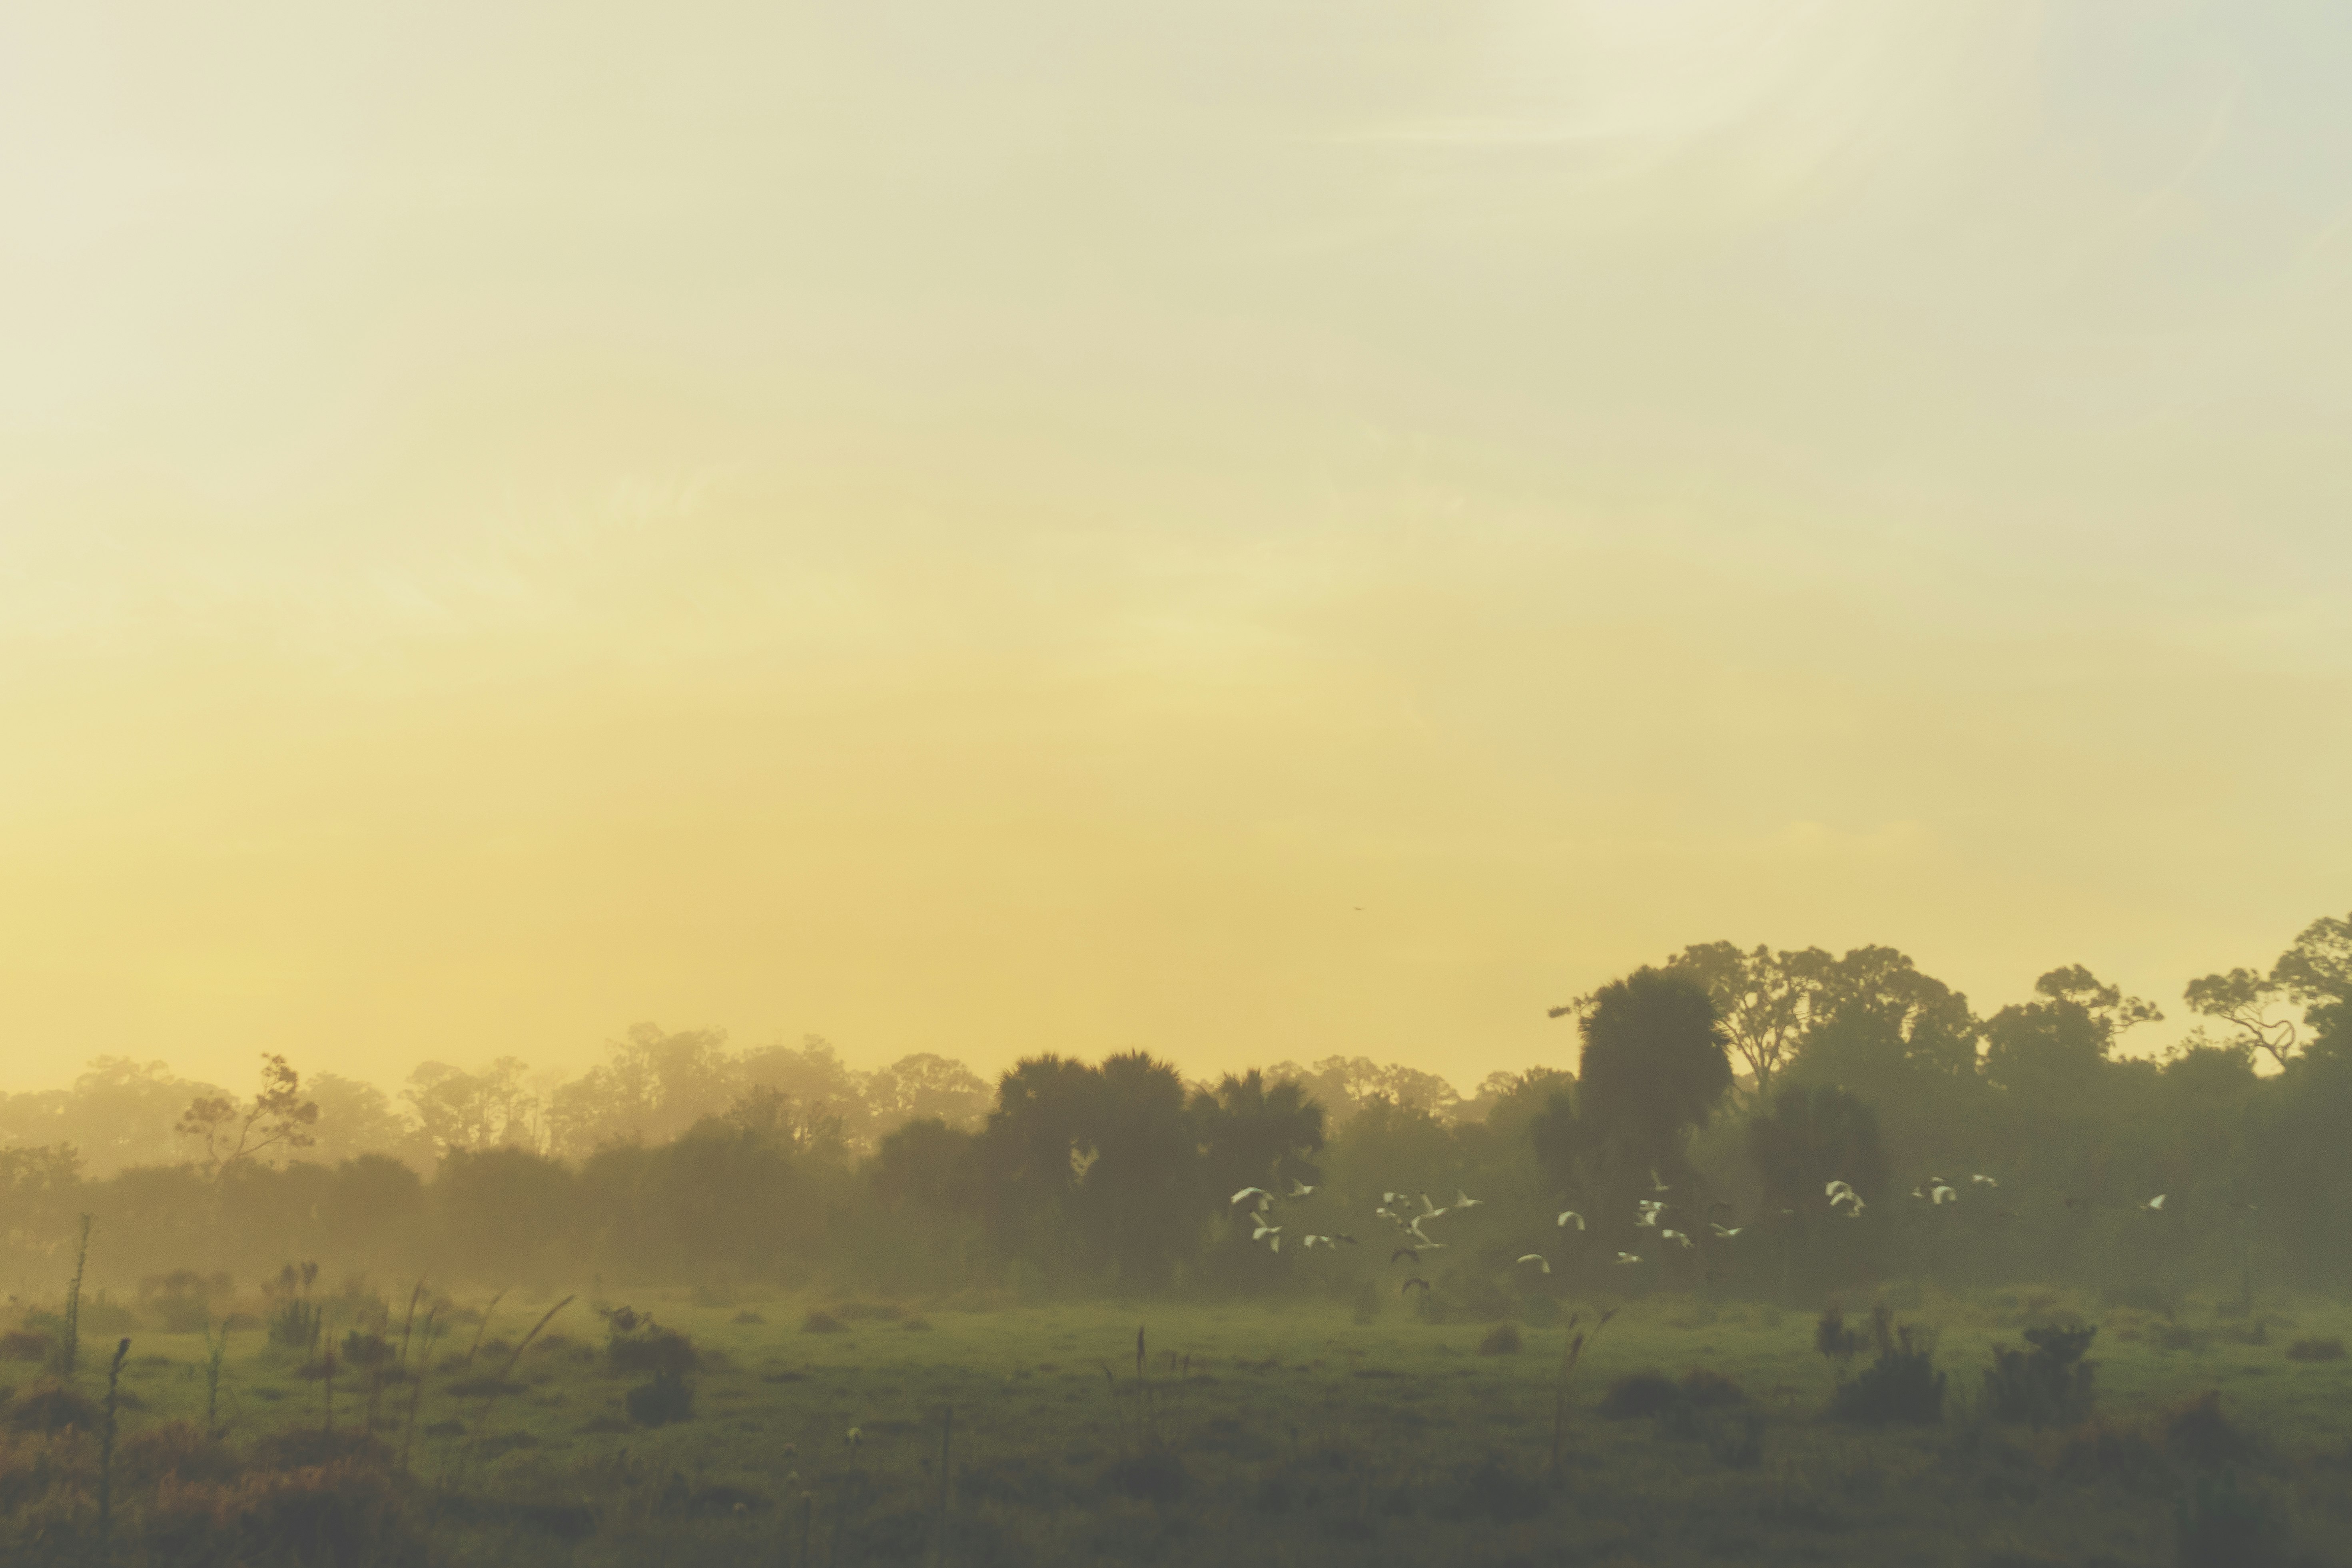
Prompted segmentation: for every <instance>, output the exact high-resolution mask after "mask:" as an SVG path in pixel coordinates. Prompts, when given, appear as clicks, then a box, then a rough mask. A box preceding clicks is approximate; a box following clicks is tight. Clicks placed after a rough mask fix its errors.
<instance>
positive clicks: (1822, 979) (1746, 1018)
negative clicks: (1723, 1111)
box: [1664, 942, 1837, 1105]
mask: <svg viewBox="0 0 2352 1568" xmlns="http://www.w3.org/2000/svg"><path fill="white" fill-rule="evenodd" d="M1836 967H1837V961H1836V960H1835V959H1832V957H1831V956H1830V955H1829V954H1828V953H1827V952H1823V951H1822V949H1820V948H1818V947H1808V948H1802V949H1800V950H1798V951H1796V952H1773V951H1772V950H1771V949H1770V948H1769V947H1765V946H1762V945H1760V944H1759V946H1757V947H1756V948H1755V949H1754V950H1753V951H1743V950H1741V949H1740V948H1738V947H1736V946H1734V945H1733V944H1732V943H1730V942H1703V943H1700V944H1698V945H1696V946H1692V947H1686V948H1685V949H1683V950H1682V952H1678V953H1676V954H1675V956H1674V957H1672V958H1670V959H1668V960H1667V961H1666V963H1665V965H1664V968H1665V972H1666V973H1669V974H1679V975H1682V976H1685V978H1687V979H1690V980H1693V981H1696V982H1697V984H1699V986H1700V987H1701V988H1702V989H1703V990H1705V991H1706V995H1707V1000H1708V1001H1710V1002H1712V1003H1714V1004H1715V1016H1716V1022H1717V1025H1718V1026H1720V1027H1721V1028H1722V1030H1723V1037H1724V1043H1725V1044H1726V1045H1727V1046H1728V1047H1730V1049H1731V1052H1732V1054H1733V1055H1734V1056H1736V1057H1737V1058H1738V1059H1739V1061H1740V1062H1741V1063H1743V1064H1744V1065H1745V1066H1746V1067H1747V1068H1748V1078H1749V1079H1750V1081H1751V1089H1750V1095H1751V1099H1752V1100H1753V1102H1754V1103H1756V1104H1759V1105H1760V1104H1762V1103H1763V1102H1764V1101H1765V1100H1769V1098H1770V1097H1771V1093H1772V1080H1773V1079H1774V1077H1775V1076H1777V1075H1778V1074H1779V1073H1780V1069H1781V1068H1783V1067H1784V1066H1786V1065H1787V1064H1788V1061H1789V1058H1790V1057H1791V1056H1792V1055H1793V1054H1794V1053H1795V1051H1796V1049H1797V1044H1798V1042H1799V1041H1800V1040H1801V1039H1803V1038H1804V1036H1805V1032H1806V1031H1807V1030H1808V1029H1810V1028H1811V1026H1813V1025H1814V1023H1815V1022H1816V1021H1817V1020H1818V1019H1819V1017H1820V1016H1821V1014H1822V998H1823V997H1824V995H1826V994H1828V993H1829V992H1830V990H1831V987H1832V981H1833V978H1834V972H1835V970H1836Z"/></svg>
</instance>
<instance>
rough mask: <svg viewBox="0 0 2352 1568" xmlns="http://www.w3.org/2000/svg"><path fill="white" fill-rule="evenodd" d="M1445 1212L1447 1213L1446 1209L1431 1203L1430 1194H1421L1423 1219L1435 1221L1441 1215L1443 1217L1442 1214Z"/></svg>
mask: <svg viewBox="0 0 2352 1568" xmlns="http://www.w3.org/2000/svg"><path fill="white" fill-rule="evenodd" d="M1444 1212H1445V1211H1444V1209H1442V1208H1439V1207H1438V1206H1437V1205H1435V1204H1433V1203H1431V1202H1430V1201H1429V1194H1427V1193H1423V1194H1421V1217H1422V1218H1423V1219H1435V1218H1436V1217H1437V1216H1438V1215H1442V1214H1444Z"/></svg>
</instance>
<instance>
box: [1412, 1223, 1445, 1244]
mask: <svg viewBox="0 0 2352 1568" xmlns="http://www.w3.org/2000/svg"><path fill="white" fill-rule="evenodd" d="M1405 1229H1406V1230H1408V1231H1410V1232H1412V1238H1413V1239H1414V1240H1415V1241H1417V1242H1419V1243H1421V1244H1422V1246H1423V1247H1444V1245H1445V1244H1444V1242H1442V1241H1432V1240H1430V1239H1429V1233H1428V1232H1426V1231H1424V1230H1423V1229H1422V1228H1421V1221H1419V1220H1415V1221H1413V1222H1412V1224H1411V1225H1409V1226H1405Z"/></svg>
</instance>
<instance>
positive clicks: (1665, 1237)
mask: <svg viewBox="0 0 2352 1568" xmlns="http://www.w3.org/2000/svg"><path fill="white" fill-rule="evenodd" d="M1658 1239H1659V1240H1661V1241H1671V1242H1673V1243H1674V1244H1675V1246H1676V1247H1688V1246H1689V1245H1690V1244H1691V1238H1690V1237H1687V1236H1685V1235H1684V1234H1683V1233H1682V1232H1681V1231H1678V1230H1662V1231H1660V1232H1658Z"/></svg>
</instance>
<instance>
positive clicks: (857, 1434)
mask: <svg viewBox="0 0 2352 1568" xmlns="http://www.w3.org/2000/svg"><path fill="white" fill-rule="evenodd" d="M843 1441H844V1442H845V1443H847V1444H848V1445H849V1446H850V1447H853V1448H855V1447H857V1445H858V1444H860V1443H863V1442H864V1441H866V1434H865V1433H863V1432H861V1431H859V1430H858V1429H857V1428H856V1427H855V1426H852V1427H851V1428H850V1429H849V1436H846V1437H845V1438H844V1439H843Z"/></svg>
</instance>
